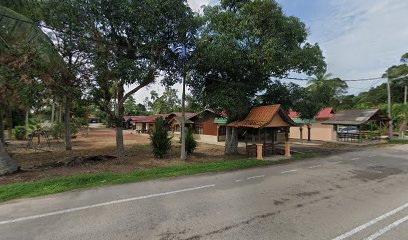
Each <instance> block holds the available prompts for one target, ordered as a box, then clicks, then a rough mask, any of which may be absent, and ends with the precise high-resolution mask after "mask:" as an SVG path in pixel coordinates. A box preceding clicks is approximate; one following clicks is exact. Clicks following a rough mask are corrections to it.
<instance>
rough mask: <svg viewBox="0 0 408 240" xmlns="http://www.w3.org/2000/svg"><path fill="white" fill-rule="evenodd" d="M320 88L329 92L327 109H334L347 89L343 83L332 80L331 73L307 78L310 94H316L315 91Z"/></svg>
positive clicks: (336, 79)
mask: <svg viewBox="0 0 408 240" xmlns="http://www.w3.org/2000/svg"><path fill="white" fill-rule="evenodd" d="M322 87H323V88H325V89H326V90H327V91H329V94H328V95H329V100H328V101H327V105H328V106H327V107H336V106H337V105H339V104H340V101H341V98H342V97H343V96H344V94H345V93H346V92H347V89H348V85H347V83H346V82H345V81H343V80H341V79H340V78H333V74H331V73H326V72H318V73H316V74H315V76H314V77H309V81H308V87H307V88H308V89H310V90H311V91H312V92H317V90H318V89H319V88H322Z"/></svg>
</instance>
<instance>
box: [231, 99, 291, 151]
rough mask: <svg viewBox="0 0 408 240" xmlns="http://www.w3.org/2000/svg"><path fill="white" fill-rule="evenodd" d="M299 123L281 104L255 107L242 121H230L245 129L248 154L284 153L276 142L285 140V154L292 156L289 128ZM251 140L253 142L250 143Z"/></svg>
mask: <svg viewBox="0 0 408 240" xmlns="http://www.w3.org/2000/svg"><path fill="white" fill-rule="evenodd" d="M296 125H297V124H296V123H295V122H294V121H293V120H292V119H291V118H290V117H289V116H288V114H287V113H286V112H285V111H284V110H283V109H282V107H281V105H280V104H275V105H269V106H259V107H254V108H252V109H251V111H250V112H249V114H248V116H246V118H245V119H244V120H242V121H238V122H234V123H230V124H228V125H227V126H228V127H236V128H241V129H243V130H245V133H244V135H245V146H246V151H247V155H248V156H253V155H255V156H257V158H258V159H262V156H267V155H272V154H277V153H282V151H281V150H280V149H278V148H276V143H277V142H280V141H283V142H285V150H284V154H285V156H287V157H289V156H290V143H289V129H290V128H291V127H293V126H296ZM249 141H250V142H251V143H249Z"/></svg>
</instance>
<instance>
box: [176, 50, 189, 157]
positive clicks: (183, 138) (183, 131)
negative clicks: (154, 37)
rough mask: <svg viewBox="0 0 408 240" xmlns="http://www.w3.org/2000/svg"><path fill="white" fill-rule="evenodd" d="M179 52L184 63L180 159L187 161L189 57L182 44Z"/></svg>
mask: <svg viewBox="0 0 408 240" xmlns="http://www.w3.org/2000/svg"><path fill="white" fill-rule="evenodd" d="M177 50H179V51H180V58H181V60H182V61H183V66H182V68H183V69H182V77H183V79H182V81H183V93H182V95H181V154H180V159H181V160H183V161H184V160H186V158H187V153H186V113H185V100H186V74H187V68H186V65H187V64H186V57H187V49H186V46H185V45H184V44H180V45H179V46H178V47H177Z"/></svg>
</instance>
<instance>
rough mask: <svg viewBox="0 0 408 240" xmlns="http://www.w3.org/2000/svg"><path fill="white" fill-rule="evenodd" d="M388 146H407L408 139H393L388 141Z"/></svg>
mask: <svg viewBox="0 0 408 240" xmlns="http://www.w3.org/2000/svg"><path fill="white" fill-rule="evenodd" d="M388 144H408V139H395V140H392V141H389V142H388Z"/></svg>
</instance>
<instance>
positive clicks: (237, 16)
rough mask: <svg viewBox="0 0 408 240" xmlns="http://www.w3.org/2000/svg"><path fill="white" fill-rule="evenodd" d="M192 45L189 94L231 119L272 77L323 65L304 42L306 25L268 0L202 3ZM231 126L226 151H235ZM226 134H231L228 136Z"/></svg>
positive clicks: (319, 68)
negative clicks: (213, 4)
mask: <svg viewBox="0 0 408 240" xmlns="http://www.w3.org/2000/svg"><path fill="white" fill-rule="evenodd" d="M201 23H202V25H201V28H200V29H199V32H200V38H199V39H198V41H197V43H196V54H195V56H196V61H195V65H194V71H193V76H194V78H193V79H194V82H193V83H192V84H191V85H192V87H193V93H195V94H201V95H202V96H203V100H204V103H205V105H208V106H210V107H212V108H215V109H217V108H220V109H221V110H225V111H226V112H227V113H228V115H229V119H231V120H234V119H237V118H240V117H242V116H243V115H245V114H246V113H247V112H248V109H249V108H250V106H251V102H252V100H253V99H254V96H255V94H256V93H257V92H259V91H262V90H264V89H265V87H266V86H267V84H268V82H269V81H270V79H271V78H272V77H283V76H286V75H287V74H288V72H290V71H294V72H306V73H307V74H314V73H316V72H319V71H322V70H323V69H324V68H325V63H324V61H323V56H322V53H321V50H320V48H319V46H318V45H317V44H314V45H312V44H310V43H308V42H307V41H306V38H307V30H306V27H305V24H304V23H303V22H301V21H300V20H299V19H298V18H296V17H293V16H286V15H285V14H284V13H283V11H282V8H281V7H280V5H279V4H277V3H276V2H275V1H272V0H254V1H248V0H222V1H221V4H220V5H216V6H213V7H210V6H208V7H205V8H204V15H203V16H202V17H201ZM235 130H236V129H235V128H233V129H232V130H231V129H230V128H228V129H227V136H232V138H229V137H227V140H226V148H225V152H226V154H235V153H236V151H237V144H238V140H237V133H236V131H235ZM229 132H231V134H229Z"/></svg>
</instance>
